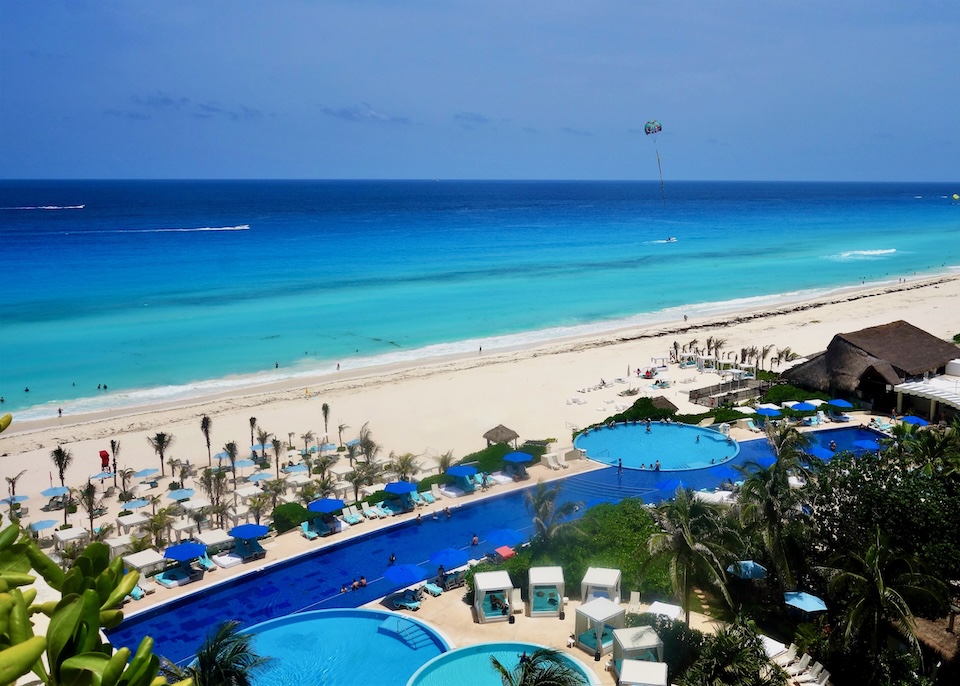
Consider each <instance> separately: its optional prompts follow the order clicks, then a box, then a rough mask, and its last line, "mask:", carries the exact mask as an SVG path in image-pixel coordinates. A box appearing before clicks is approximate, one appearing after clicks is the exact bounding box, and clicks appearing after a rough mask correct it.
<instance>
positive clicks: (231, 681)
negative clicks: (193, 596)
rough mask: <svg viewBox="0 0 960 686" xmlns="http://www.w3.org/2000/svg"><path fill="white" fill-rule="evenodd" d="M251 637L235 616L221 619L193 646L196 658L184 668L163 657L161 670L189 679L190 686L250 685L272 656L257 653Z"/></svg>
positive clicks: (253, 636) (169, 675) (166, 674)
mask: <svg viewBox="0 0 960 686" xmlns="http://www.w3.org/2000/svg"><path fill="white" fill-rule="evenodd" d="M254 638H255V635H254V634H248V633H244V632H242V631H241V630H240V622H238V621H236V620H231V621H226V622H221V623H220V624H218V625H217V627H216V628H215V629H214V630H213V631H212V632H211V633H210V634H209V635H208V636H207V638H206V640H205V641H204V642H203V645H202V646H200V648H199V649H198V650H197V659H196V661H194V662H193V663H192V664H190V666H189V667H187V668H186V669H182V668H180V667H178V666H177V665H175V664H173V663H171V662H167V661H164V664H163V674H164V675H165V676H168V677H171V678H174V679H188V678H189V679H192V680H193V683H194V686H226V685H229V686H250V685H251V684H253V683H254V680H255V676H256V674H257V672H259V671H261V670H263V668H264V667H266V666H267V665H268V664H269V663H270V661H271V659H272V658H269V657H263V656H261V655H259V654H257V652H256V651H255V650H254V648H253V640H254Z"/></svg>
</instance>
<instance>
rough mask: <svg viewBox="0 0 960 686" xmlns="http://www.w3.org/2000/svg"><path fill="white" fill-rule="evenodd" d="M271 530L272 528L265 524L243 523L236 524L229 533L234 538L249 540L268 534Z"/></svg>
mask: <svg viewBox="0 0 960 686" xmlns="http://www.w3.org/2000/svg"><path fill="white" fill-rule="evenodd" d="M269 532H270V529H269V528H267V527H265V526H264V525H263V524H241V525H240V526H235V527H233V528H232V529H230V531H229V532H228V533H229V534H230V536H232V537H233V538H236V539H239V540H241V541H249V540H252V539H254V538H260V537H261V536H266V535H267V534H268V533H269Z"/></svg>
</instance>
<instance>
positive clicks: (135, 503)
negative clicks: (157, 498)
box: [123, 498, 150, 510]
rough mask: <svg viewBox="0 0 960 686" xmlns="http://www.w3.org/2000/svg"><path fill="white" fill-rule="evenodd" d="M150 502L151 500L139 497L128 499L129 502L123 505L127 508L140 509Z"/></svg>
mask: <svg viewBox="0 0 960 686" xmlns="http://www.w3.org/2000/svg"><path fill="white" fill-rule="evenodd" d="M149 504H150V501H149V500H144V499H143V498H137V499H136V500H128V501H127V502H125V503H123V507H124V509H127V510H139V509H140V508H141V507H146V506H147V505H149Z"/></svg>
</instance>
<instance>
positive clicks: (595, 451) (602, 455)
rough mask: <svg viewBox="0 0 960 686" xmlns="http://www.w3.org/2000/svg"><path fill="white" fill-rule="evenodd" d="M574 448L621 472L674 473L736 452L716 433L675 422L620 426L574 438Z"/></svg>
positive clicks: (724, 459)
mask: <svg viewBox="0 0 960 686" xmlns="http://www.w3.org/2000/svg"><path fill="white" fill-rule="evenodd" d="M573 444H574V447H576V448H579V449H580V450H585V451H586V453H587V457H589V458H590V459H591V460H596V461H597V462H602V463H604V464H609V465H613V466H617V465H618V464H619V463H620V461H622V463H623V468H624V469H651V470H652V469H654V466H655V464H656V463H657V462H659V463H660V471H662V472H675V471H685V470H688V469H704V468H706V467H710V466H712V465H719V464H723V463H724V462H728V461H730V460H732V459H733V458H735V457H736V456H737V454H738V453H739V452H740V447H739V445H738V444H737V442H736V441H734V440H732V439H729V438H727V437H726V436H725V435H723V434H722V433H720V432H719V431H715V430H713V429H706V428H704V427H701V426H692V425H690V424H678V423H676V422H670V423H660V422H651V423H650V424H645V423H643V422H636V423H634V422H631V423H620V424H616V425H614V426H603V427H600V428H598V429H593V430H591V431H588V432H584V433H582V434H580V435H579V436H577V438H576V440H575V441H574V443H573Z"/></svg>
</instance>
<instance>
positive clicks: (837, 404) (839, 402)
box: [827, 398, 853, 410]
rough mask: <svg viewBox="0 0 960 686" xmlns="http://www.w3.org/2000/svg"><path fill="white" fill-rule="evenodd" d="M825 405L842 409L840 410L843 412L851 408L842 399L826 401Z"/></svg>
mask: <svg viewBox="0 0 960 686" xmlns="http://www.w3.org/2000/svg"><path fill="white" fill-rule="evenodd" d="M827 405H833V406H834V407H839V408H842V409H844V410H849V409H850V408H852V407H853V405H852V404H851V403H849V402H847V401H846V400H843V399H841V398H834V399H833V400H828V401H827Z"/></svg>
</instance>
